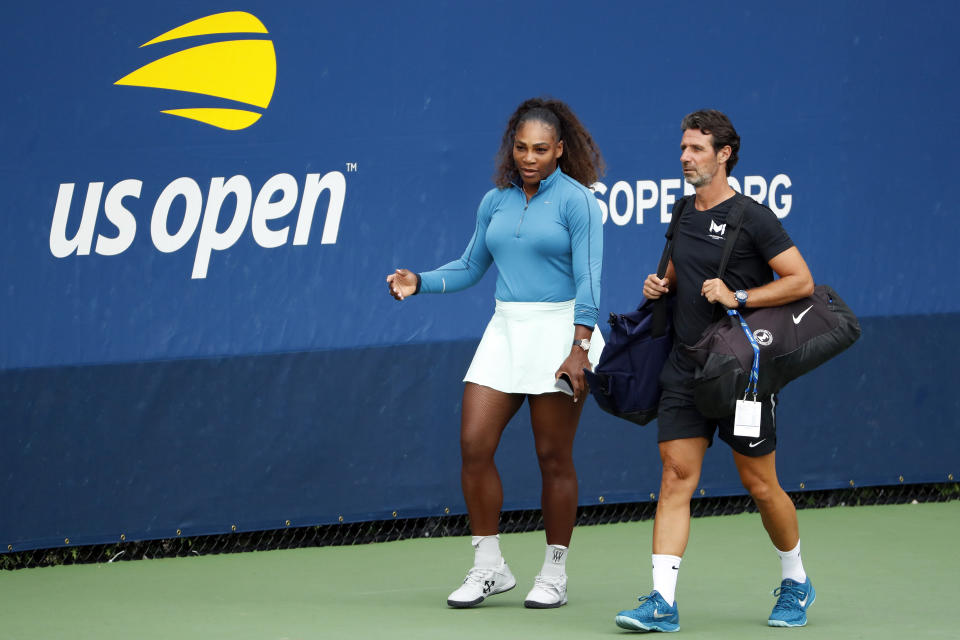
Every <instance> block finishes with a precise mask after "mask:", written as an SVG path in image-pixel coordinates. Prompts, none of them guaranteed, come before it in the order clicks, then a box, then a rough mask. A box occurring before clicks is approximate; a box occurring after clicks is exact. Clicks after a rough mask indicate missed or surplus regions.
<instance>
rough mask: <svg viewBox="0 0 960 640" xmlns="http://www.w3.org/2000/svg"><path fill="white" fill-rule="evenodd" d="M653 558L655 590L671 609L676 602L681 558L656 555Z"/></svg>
mask: <svg viewBox="0 0 960 640" xmlns="http://www.w3.org/2000/svg"><path fill="white" fill-rule="evenodd" d="M652 558H653V590H654V591H658V592H660V595H661V596H662V597H663V599H664V600H666V601H667V604H668V605H670V606H671V607H672V606H673V603H674V601H675V600H676V593H677V575H678V574H679V573H680V557H679V556H668V555H664V554H660V553H655V554H653V556H652Z"/></svg>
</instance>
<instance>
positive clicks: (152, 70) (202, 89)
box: [114, 11, 277, 131]
mask: <svg viewBox="0 0 960 640" xmlns="http://www.w3.org/2000/svg"><path fill="white" fill-rule="evenodd" d="M220 33H223V34H227V33H268V32H267V28H266V27H265V26H263V23H262V22H260V20H259V19H258V18H257V17H256V16H254V15H252V14H249V13H246V12H245V11H228V12H226V13H217V14H214V15H211V16H207V17H205V18H199V19H197V20H194V21H193V22H188V23H186V24H183V25H180V26H179V27H176V28H175V29H171V30H170V31H167V32H166V33H163V34H161V35H159V36H157V37H156V38H154V39H153V40H151V41H149V42H146V43H144V44H142V45H140V46H141V47H147V46H150V45H152V44H156V43H158V42H167V41H170V40H176V39H178V38H188V37H191V36H205V35H214V34H220ZM276 82H277V56H276V53H275V52H274V50H273V42H272V41H270V40H261V39H247V40H225V41H223V42H213V43H210V44H204V45H200V46H196V47H190V48H189V49H183V50H181V51H177V52H176V53H172V54H170V55H168V56H165V57H163V58H160V59H159V60H154V61H153V62H151V63H149V64H146V65H144V66H142V67H140V68H139V69H137V70H136V71H134V72H132V73H130V74H127V75H126V76H124V77H123V78H120V79H119V80H117V81H116V82H115V83H114V84H120V85H129V86H135V87H151V88H154V89H172V90H174V91H184V92H187V93H198V94H202V95H206V96H213V97H216V98H225V99H227V100H232V101H234V102H241V103H244V104H245V105H249V106H251V107H259V108H260V109H261V110H266V108H267V107H268V106H270V99H271V98H272V97H273V88H274V86H275V85H276ZM163 113H168V114H170V115H173V116H179V117H181V118H189V119H191V120H197V121H199V122H204V123H206V124H209V125H212V126H214V127H219V128H221V129H229V130H231V131H236V130H238V129H246V128H247V127H249V126H250V125H252V124H253V123H254V122H256V121H257V120H259V119H260V116H261V115H262V113H261V112H257V111H252V110H250V109H237V108H195V109H168V110H165V111H163Z"/></svg>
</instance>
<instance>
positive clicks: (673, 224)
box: [650, 196, 695, 338]
mask: <svg viewBox="0 0 960 640" xmlns="http://www.w3.org/2000/svg"><path fill="white" fill-rule="evenodd" d="M694 197H695V196H686V197H685V198H680V199H679V200H677V201H676V202H675V203H674V205H673V214H672V217H671V218H670V226H669V227H667V234H666V238H667V242H666V243H665V244H664V245H663V253H662V254H661V255H660V264H658V265H657V277H658V278H662V277H663V276H665V275H666V273H667V265H669V264H670V256H671V254H673V236H674V234H675V233H676V232H677V227H678V226H679V225H680V218H681V216H683V211H684V209H685V208H686V207H687V204H689V203H690V201H691V200H692V199H693V198H694ZM666 332H667V299H666V298H665V297H663V296H660V297H659V298H657V299H656V300H654V301H653V317H652V318H651V319H650V335H651V336H652V337H654V338H659V337H660V336H662V335H663V334H665V333H666Z"/></svg>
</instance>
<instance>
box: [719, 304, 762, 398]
mask: <svg viewBox="0 0 960 640" xmlns="http://www.w3.org/2000/svg"><path fill="white" fill-rule="evenodd" d="M727 315H728V316H736V317H737V319H738V320H739V321H740V327H741V328H742V329H743V332H744V333H745V334H746V335H747V340H749V341H750V346H751V347H753V367H751V369H750V382H748V383H747V388H746V389H744V390H743V399H744V400H746V399H747V394H748V393H750V387H753V401H754V402H756V401H757V381H758V380H759V379H760V345H758V344H757V341H756V340H755V339H754V337H753V332H752V331H750V327H748V326H747V321H746V320H744V319H743V316H742V315H740V312H739V311H737V310H736V309H727Z"/></svg>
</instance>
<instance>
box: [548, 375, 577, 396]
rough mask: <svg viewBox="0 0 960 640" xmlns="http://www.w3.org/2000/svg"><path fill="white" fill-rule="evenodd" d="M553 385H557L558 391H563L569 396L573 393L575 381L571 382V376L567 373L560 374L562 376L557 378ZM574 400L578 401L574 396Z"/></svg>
mask: <svg viewBox="0 0 960 640" xmlns="http://www.w3.org/2000/svg"><path fill="white" fill-rule="evenodd" d="M553 386H554V387H556V388H557V390H558V391H562V392H563V393H565V394H567V395H568V396H572V395H573V383H571V382H570V376H568V375H567V374H565V373H561V374H560V377H559V378H557V381H556V382H555V383H554V385H553ZM573 401H574V402H576V401H577V399H576V398H574V399H573Z"/></svg>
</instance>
